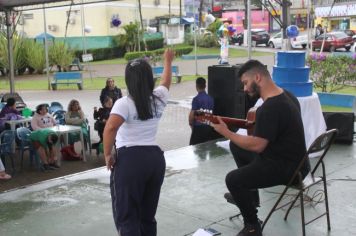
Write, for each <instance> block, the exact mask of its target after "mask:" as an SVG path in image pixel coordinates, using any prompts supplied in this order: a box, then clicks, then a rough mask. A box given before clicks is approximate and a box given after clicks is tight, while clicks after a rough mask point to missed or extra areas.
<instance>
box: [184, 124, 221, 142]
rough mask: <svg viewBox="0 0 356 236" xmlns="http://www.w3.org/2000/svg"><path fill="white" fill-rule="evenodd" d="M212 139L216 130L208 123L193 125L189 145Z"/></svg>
mask: <svg viewBox="0 0 356 236" xmlns="http://www.w3.org/2000/svg"><path fill="white" fill-rule="evenodd" d="M213 139H216V132H215V131H214V129H213V127H211V126H209V125H194V126H193V128H192V135H191V136H190V141H189V145H195V144H199V143H204V142H207V141H209V140H213Z"/></svg>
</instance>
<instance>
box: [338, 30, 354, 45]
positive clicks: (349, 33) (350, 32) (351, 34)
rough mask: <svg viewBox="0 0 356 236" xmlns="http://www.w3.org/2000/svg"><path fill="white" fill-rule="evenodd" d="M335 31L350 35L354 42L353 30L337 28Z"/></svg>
mask: <svg viewBox="0 0 356 236" xmlns="http://www.w3.org/2000/svg"><path fill="white" fill-rule="evenodd" d="M335 32H344V33H345V34H347V35H348V36H350V37H352V40H353V41H354V42H356V33H355V32H354V31H353V30H349V29H348V30H338V31H335Z"/></svg>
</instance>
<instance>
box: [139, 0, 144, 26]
mask: <svg viewBox="0 0 356 236" xmlns="http://www.w3.org/2000/svg"><path fill="white" fill-rule="evenodd" d="M138 12H139V14H140V25H141V29H143V21H142V6H141V0H138Z"/></svg>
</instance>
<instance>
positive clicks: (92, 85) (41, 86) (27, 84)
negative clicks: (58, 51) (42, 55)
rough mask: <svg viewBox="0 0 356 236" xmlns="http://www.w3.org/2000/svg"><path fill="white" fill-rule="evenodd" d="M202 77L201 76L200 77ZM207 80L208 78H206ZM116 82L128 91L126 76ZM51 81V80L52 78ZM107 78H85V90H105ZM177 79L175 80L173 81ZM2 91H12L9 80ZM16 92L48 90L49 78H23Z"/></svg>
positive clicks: (185, 78)
mask: <svg viewBox="0 0 356 236" xmlns="http://www.w3.org/2000/svg"><path fill="white" fill-rule="evenodd" d="M199 76H201V75H199ZM204 77H205V78H207V76H206V75H205V76H204ZM111 78H113V79H114V80H115V84H116V86H118V87H119V88H122V89H126V83H125V79H124V76H116V77H111ZM196 78H197V76H195V75H186V76H183V77H182V82H185V81H194V80H195V79H196ZM50 79H51V78H50ZM106 79H107V78H106V77H97V78H93V79H90V78H84V80H83V89H85V90H100V89H102V88H104V86H105V83H106ZM174 80H175V79H174V78H173V79H172V81H174ZM158 84H159V80H158V81H157V85H158ZM57 89H58V90H62V89H63V90H65V89H70V90H77V89H78V87H77V85H76V84H70V85H65V84H59V85H57ZM0 90H6V91H9V90H10V83H9V81H8V79H7V77H5V78H1V79H0ZM15 90H17V91H19V90H48V81H47V78H40V79H38V78H36V79H32V78H21V79H17V80H15Z"/></svg>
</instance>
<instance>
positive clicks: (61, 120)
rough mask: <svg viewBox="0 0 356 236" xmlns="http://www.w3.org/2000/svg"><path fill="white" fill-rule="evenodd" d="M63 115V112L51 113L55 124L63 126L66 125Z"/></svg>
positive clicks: (64, 112) (64, 113)
mask: <svg viewBox="0 0 356 236" xmlns="http://www.w3.org/2000/svg"><path fill="white" fill-rule="evenodd" d="M65 115H66V111H65V110H57V111H55V112H54V113H53V118H54V119H55V120H56V122H57V124H60V125H65V124H66V121H65Z"/></svg>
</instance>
